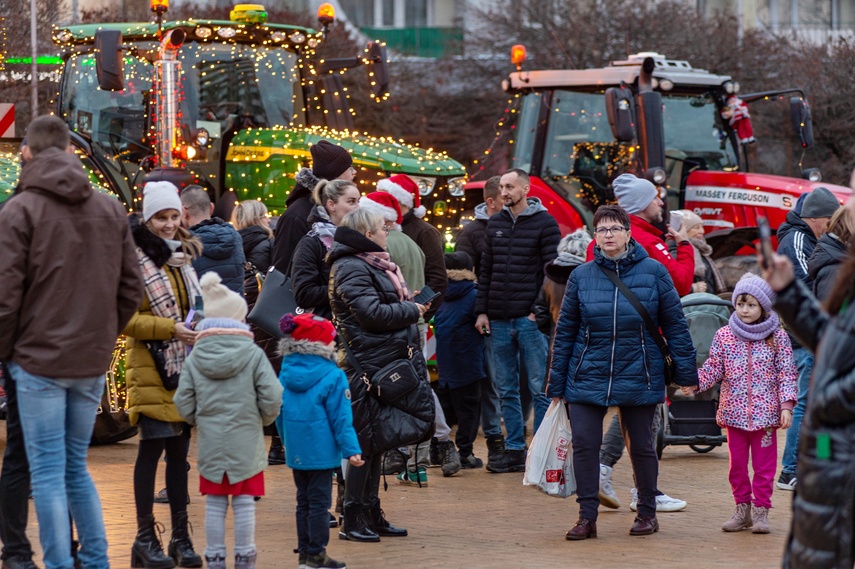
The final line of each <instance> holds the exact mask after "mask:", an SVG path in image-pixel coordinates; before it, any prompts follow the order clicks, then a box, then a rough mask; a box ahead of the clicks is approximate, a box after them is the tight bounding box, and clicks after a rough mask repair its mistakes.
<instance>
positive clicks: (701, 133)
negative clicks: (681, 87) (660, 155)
mask: <svg viewBox="0 0 855 569" xmlns="http://www.w3.org/2000/svg"><path fill="white" fill-rule="evenodd" d="M662 116H663V119H664V122H665V156H666V159H668V160H669V161H684V162H685V163H687V164H689V165H690V167H692V168H695V167H700V168H701V169H704V170H730V169H733V168H736V167H737V164H738V163H737V158H736V154H735V153H734V151H733V147H732V146H731V144H730V143H729V141H728V139H727V138H726V137H725V136H724V135H723V134H722V133H723V132H724V128H723V126H722V123H721V118H720V117H719V113H718V110H717V109H716V106H715V103H714V102H713V98H712V96H710V95H696V96H685V95H672V94H667V95H666V94H664V93H663V97H662Z"/></svg>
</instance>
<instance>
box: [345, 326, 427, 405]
mask: <svg viewBox="0 0 855 569" xmlns="http://www.w3.org/2000/svg"><path fill="white" fill-rule="evenodd" d="M336 328H338V326H336ZM339 338H341V343H342V344H343V345H344V350H345V352H347V359H348V360H349V361H350V365H352V366H353V369H355V370H356V373H357V375H358V376H359V377H360V379H362V381H363V382H365V386H366V387H367V389H368V392H369V393H370V394H371V395H373V396H374V397H376V398H377V399H378V400H379V401H380V402H381V403H383V404H384V405H391V406H393V407H398V404H397V403H396V402H397V401H398V400H399V399H401V398H402V397H403V396H405V395H407V394H408V393H409V392H411V391H412V390H414V389H415V388H416V387H418V385H419V382H420V381H422V380H421V378H420V377H419V373H418V371H416V368H415V366H413V362H412V359H413V354H415V353H416V350H418V349H419V347H418V343H416V342H415V341H414V338H413V327H412V326H408V327H407V357H406V358H401V359H397V360H395V361H393V362H391V363H389V364H387V365H385V366H383V367H382V368H380V369H379V370H378V371H377V372H375V373H374V375H372V376H371V377H370V378H369V377H368V374H366V373H365V371H363V369H362V366H360V365H359V361H357V359H356V356H354V355H353V352H352V351H351V349H350V346H349V345H348V344H347V340H345V338H344V336H343V335H342V334H341V330H339Z"/></svg>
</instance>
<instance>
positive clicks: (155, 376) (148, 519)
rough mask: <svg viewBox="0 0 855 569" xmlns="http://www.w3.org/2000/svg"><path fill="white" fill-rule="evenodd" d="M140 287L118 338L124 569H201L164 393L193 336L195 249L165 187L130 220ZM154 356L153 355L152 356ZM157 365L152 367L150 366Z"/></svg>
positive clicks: (146, 196)
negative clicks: (128, 486) (159, 516)
mask: <svg viewBox="0 0 855 569" xmlns="http://www.w3.org/2000/svg"><path fill="white" fill-rule="evenodd" d="M130 223H131V231H132V233H133V236H134V241H135V243H136V246H137V257H138V259H139V263H140V272H141V273H142V276H143V284H144V285H145V295H144V296H143V302H142V305H141V306H140V308H139V310H138V311H137V313H136V314H135V315H134V316H133V318H131V321H130V322H129V323H128V326H127V327H126V328H125V331H124V334H125V335H126V336H127V337H128V340H127V359H126V376H125V378H126V383H127V387H128V411H129V414H130V420H131V423H132V424H135V425H137V426H138V427H139V432H140V442H139V451H138V454H137V461H136V465H135V466H134V500H135V503H136V509H137V528H138V531H137V537H136V540H134V544H133V547H132V549H131V567H145V568H146V569H170V568H171V567H174V566H175V565H176V564H177V565H178V566H179V567H201V566H202V558H201V557H200V556H199V555H198V554H196V552H195V551H193V543H192V542H191V541H190V536H189V534H188V532H187V469H186V466H185V465H186V461H187V451H188V449H189V447H190V426H189V425H187V424H186V423H185V422H184V421H183V420H182V419H181V416H180V415H179V414H178V411H177V410H176V409H175V405H174V404H173V402H172V396H173V394H174V393H175V388H176V387H177V386H178V375H179V374H180V373H181V366H182V364H183V363H184V356H185V355H186V349H187V346H192V345H193V342H194V341H195V339H196V332H194V331H193V330H192V329H191V328H189V327H188V326H186V325H185V319H186V318H187V315H188V313H189V311H190V309H191V308H192V307H193V306H194V304H195V300H196V296H197V295H200V294H201V289H200V287H199V281H198V279H197V278H196V273H195V271H194V270H193V267H192V265H191V264H190V261H191V260H192V259H193V258H194V257H195V256H197V255H198V254H199V253H200V252H201V250H202V244H201V243H200V242H199V241H198V240H197V239H196V238H195V237H193V236H192V235H191V234H190V233H189V232H188V231H187V230H185V229H183V228H182V227H181V200H180V198H179V197H178V189H177V188H176V187H175V186H174V185H172V184H171V183H169V182H150V183H148V184H146V186H145V190H144V192H143V214H142V216H141V217H140V215H139V214H133V215H131V217H130ZM152 354H155V355H152ZM156 361H157V363H155V362H156ZM164 451H165V452H166V491H167V495H168V497H169V507H170V510H171V513H172V539H171V540H170V541H169V547H168V553H169V556H167V555H166V554H164V552H163V547H162V546H161V544H160V540H159V539H158V536H157V535H156V534H155V521H154V516H153V501H154V484H155V475H156V473H157V465H158V462H159V461H160V457H161V455H162V454H163V452H164Z"/></svg>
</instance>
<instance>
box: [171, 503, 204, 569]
mask: <svg viewBox="0 0 855 569" xmlns="http://www.w3.org/2000/svg"><path fill="white" fill-rule="evenodd" d="M187 526H188V522H187V512H186V511H184V512H178V513H177V514H173V516H172V539H170V540H169V549H168V551H169V556H170V557H171V558H172V559H174V560H175V564H176V565H178V566H179V567H201V566H202V557H200V556H199V555H198V554H197V553H196V552H195V551H193V542H192V541H190V533H189V532H188V531H187Z"/></svg>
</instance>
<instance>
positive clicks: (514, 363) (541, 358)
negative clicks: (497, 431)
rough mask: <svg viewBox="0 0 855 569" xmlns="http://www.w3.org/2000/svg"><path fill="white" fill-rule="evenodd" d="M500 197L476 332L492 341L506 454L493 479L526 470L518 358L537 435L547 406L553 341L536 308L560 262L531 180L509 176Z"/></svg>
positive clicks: (553, 226) (492, 464)
mask: <svg viewBox="0 0 855 569" xmlns="http://www.w3.org/2000/svg"><path fill="white" fill-rule="evenodd" d="M500 189H501V193H502V201H503V203H504V209H502V211H501V212H500V213H498V214H496V215H494V216H493V217H491V218H490V220H489V221H488V222H487V245H488V247H487V250H486V253H485V254H484V256H483V258H482V259H481V274H480V275H479V277H478V298H477V300H476V302H475V312H476V313H477V314H478V319H477V320H476V322H475V327H476V328H477V329H478V331H479V332H481V333H482V334H490V336H491V343H492V360H493V371H494V373H495V376H494V378H493V380H494V382H495V384H496V388H497V390H498V392H499V398H500V399H501V404H502V417H503V418H504V420H505V429H506V431H507V436H506V438H505V452H504V453H502V455H501V457H500V458H497V459H496V460H494V461H489V460H488V462H487V470H489V471H490V472H522V471H523V470H525V448H526V444H525V436H524V433H523V426H524V422H523V413H522V405H521V403H520V376H519V360H520V356H522V357H523V359H524V360H525V366H526V372H527V375H528V382H529V388H530V389H531V393H532V397H533V399H534V430H535V432H536V431H537V428H538V427H539V426H540V422H541V421H542V420H543V415H544V414H545V413H546V408H547V407H548V406H549V400H548V399H547V398H546V396H545V395H544V394H543V385H544V381H545V379H546V355H547V349H548V346H547V339H546V336H544V335H543V334H542V333H541V332H540V330H538V328H537V324H536V323H535V316H534V305H535V302H536V300H537V294H538V292H539V291H540V288H541V286H542V285H543V267H544V265H546V263H548V262H550V261H552V260H553V259H554V258H555V257H556V256H557V249H558V242H559V241H560V240H561V232H560V230H559V229H558V223H557V222H556V221H555V218H553V217H552V216H551V215H549V213H548V212H547V211H546V208H544V207H543V205H541V203H540V200H538V199H537V198H527V196H528V192H529V189H530V186H529V178H528V174H526V173H525V172H524V171H522V170H519V169H517V168H515V169H513V170H509V171H508V172H506V173H505V174H504V175H503V176H502V179H501V182H500Z"/></svg>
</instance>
